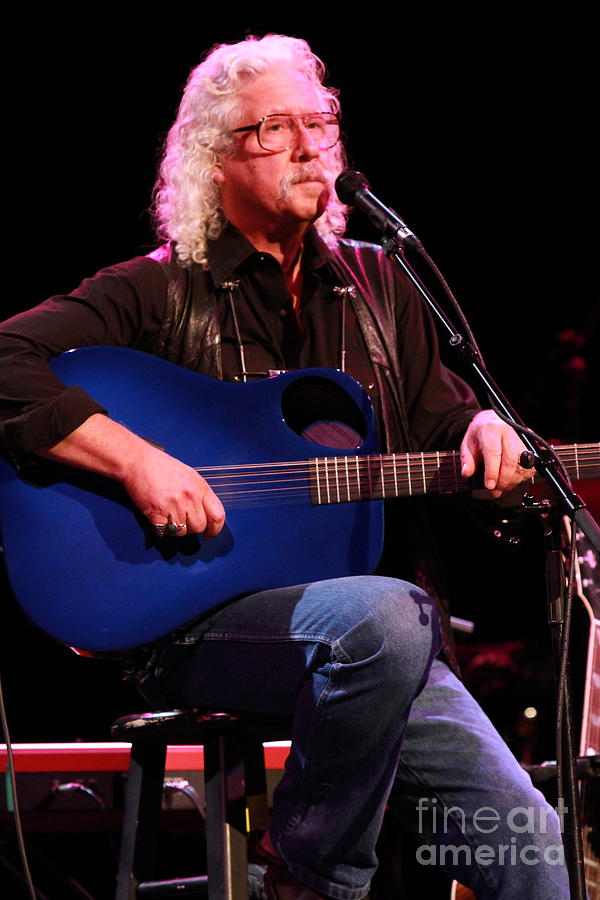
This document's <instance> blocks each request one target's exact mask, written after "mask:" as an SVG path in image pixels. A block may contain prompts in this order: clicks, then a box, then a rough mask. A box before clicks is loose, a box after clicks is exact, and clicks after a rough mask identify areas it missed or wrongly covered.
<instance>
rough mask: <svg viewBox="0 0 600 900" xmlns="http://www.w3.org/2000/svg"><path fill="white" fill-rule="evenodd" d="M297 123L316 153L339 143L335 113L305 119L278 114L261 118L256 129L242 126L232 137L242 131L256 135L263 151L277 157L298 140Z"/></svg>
mask: <svg viewBox="0 0 600 900" xmlns="http://www.w3.org/2000/svg"><path fill="white" fill-rule="evenodd" d="M299 122H301V123H302V126H303V128H305V129H306V131H307V132H308V133H309V134H310V136H311V139H312V140H313V141H314V143H315V144H317V146H318V147H319V150H329V148H330V147H334V146H335V144H337V142H338V141H339V139H340V120H339V119H338V117H337V116H336V115H335V114H334V113H326V112H320V113H310V114H309V115H307V116H283V115H279V114H275V115H271V116H263V117H262V119H259V121H258V122H257V123H256V125H244V126H243V128H234V129H233V131H232V132H231V134H239V133H240V132H242V131H255V132H256V138H257V140H258V143H259V145H260V146H261V147H262V148H263V150H269V151H270V152H271V153H276V152H277V151H278V150H288V149H289V148H290V147H291V146H292V144H295V142H296V141H297V140H298V136H299V134H300V126H299V124H298V123H299Z"/></svg>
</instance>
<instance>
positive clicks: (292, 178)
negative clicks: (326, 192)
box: [279, 164, 329, 200]
mask: <svg viewBox="0 0 600 900" xmlns="http://www.w3.org/2000/svg"><path fill="white" fill-rule="evenodd" d="M305 181H320V182H321V183H322V184H325V185H327V184H329V182H328V179H327V176H326V174H325V172H323V170H322V169H321V168H320V167H319V166H311V165H310V164H309V165H303V166H299V167H298V168H297V169H296V171H295V172H290V173H289V175H284V176H283V178H282V179H281V184H280V193H279V199H280V200H285V198H286V197H287V196H288V194H289V190H290V188H291V186H292V185H293V184H302V183H303V182H305Z"/></svg>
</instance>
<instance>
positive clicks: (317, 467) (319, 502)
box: [315, 459, 321, 506]
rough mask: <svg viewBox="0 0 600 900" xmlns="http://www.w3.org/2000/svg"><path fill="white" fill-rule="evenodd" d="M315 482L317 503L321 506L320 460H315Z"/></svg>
mask: <svg viewBox="0 0 600 900" xmlns="http://www.w3.org/2000/svg"><path fill="white" fill-rule="evenodd" d="M315 476H316V479H315V482H316V485H317V503H318V504H319V506H320V505H321V473H320V472H319V460H318V459H315Z"/></svg>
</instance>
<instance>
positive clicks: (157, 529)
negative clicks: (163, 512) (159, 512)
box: [152, 522, 167, 537]
mask: <svg viewBox="0 0 600 900" xmlns="http://www.w3.org/2000/svg"><path fill="white" fill-rule="evenodd" d="M152 528H153V529H154V534H155V535H156V536H157V537H164V536H165V534H166V533H167V525H166V523H162V522H156V523H154V524H153V525H152Z"/></svg>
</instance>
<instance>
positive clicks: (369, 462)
mask: <svg viewBox="0 0 600 900" xmlns="http://www.w3.org/2000/svg"><path fill="white" fill-rule="evenodd" d="M365 462H366V466H367V476H368V480H369V497H372V496H373V480H372V478H371V458H370V457H369V456H366V457H365Z"/></svg>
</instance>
